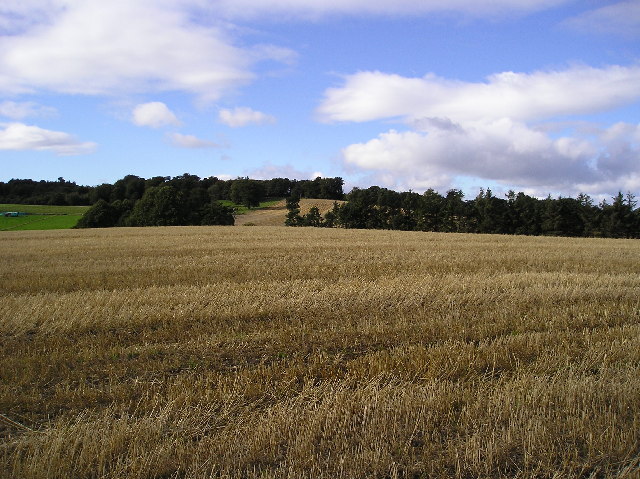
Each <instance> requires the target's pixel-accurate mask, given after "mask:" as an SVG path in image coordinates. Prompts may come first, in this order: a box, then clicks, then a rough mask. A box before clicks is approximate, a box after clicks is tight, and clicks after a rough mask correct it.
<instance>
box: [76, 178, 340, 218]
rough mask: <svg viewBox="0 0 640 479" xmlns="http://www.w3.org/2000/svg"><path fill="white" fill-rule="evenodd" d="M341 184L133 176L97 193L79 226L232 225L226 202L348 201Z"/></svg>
mask: <svg viewBox="0 0 640 479" xmlns="http://www.w3.org/2000/svg"><path fill="white" fill-rule="evenodd" d="M342 185H343V180H342V178H316V179H315V180H290V179H288V178H273V179H271V180H251V179H249V178H238V179H235V180H221V179H218V178H216V177H210V178H203V179H201V178H199V177H197V176H195V175H189V174H184V175H181V176H177V177H175V178H170V177H154V178H150V179H144V178H139V177H137V176H133V175H129V176H126V177H125V178H123V179H121V180H118V181H116V182H115V183H114V184H113V185H111V184H102V185H99V186H96V187H94V188H92V189H91V190H90V192H89V195H90V200H91V201H92V202H93V206H92V207H91V208H90V209H89V210H88V211H87V212H86V213H85V215H84V216H83V217H82V218H81V219H80V221H79V222H78V224H77V226H76V227H77V228H106V227H111V226H179V225H181V226H185V225H233V224H234V210H233V209H232V208H231V207H229V206H225V205H224V204H222V203H221V201H222V200H228V201H231V202H233V203H235V204H240V205H244V206H246V207H248V208H252V207H255V206H258V205H259V204H260V202H261V201H263V200H264V199H266V198H284V197H287V196H291V195H295V196H297V197H298V196H300V197H305V198H325V199H330V200H331V199H335V200H338V199H342V198H343V196H344V193H343V191H342Z"/></svg>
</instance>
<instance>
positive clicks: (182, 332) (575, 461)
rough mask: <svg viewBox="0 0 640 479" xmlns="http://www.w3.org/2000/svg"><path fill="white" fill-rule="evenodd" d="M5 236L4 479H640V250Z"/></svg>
mask: <svg viewBox="0 0 640 479" xmlns="http://www.w3.org/2000/svg"><path fill="white" fill-rule="evenodd" d="M0 241H1V242H2V262H1V263H0V299H1V301H0V318H1V319H0V361H1V363H2V368H0V414H2V415H3V416H1V417H0V477H7V478H69V477H73V478H114V479H115V478H159V477H166V478H169V477H176V478H177V477H180V478H194V479H195V478H209V477H212V478H213V477H223V478H238V477H243V478H380V479H383V478H420V477H424V478H426V477H429V478H432V477H436V478H438V477H442V478H444V477H484V478H498V477H521V478H525V477H541V478H543V477H548V478H554V477H556V478H557V477H576V478H577V477H584V478H587V477H628V478H632V477H637V470H638V468H639V467H640V408H638V405H639V404H640V242H638V241H633V240H602V239H567V238H543V237H542V238H541V237H505V236H486V235H461V234H440V233H418V232H392V231H359V230H331V229H315V228H279V227H278V228H276V227H261V226H256V227H253V228H238V227H173V228H140V229H136V228H115V229H107V230H68V231H28V232H5V233H2V235H0Z"/></svg>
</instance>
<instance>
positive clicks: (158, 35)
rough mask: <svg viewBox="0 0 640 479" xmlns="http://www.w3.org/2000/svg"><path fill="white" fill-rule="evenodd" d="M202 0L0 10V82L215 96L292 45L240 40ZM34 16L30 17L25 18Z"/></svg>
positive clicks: (94, 0)
mask: <svg viewBox="0 0 640 479" xmlns="http://www.w3.org/2000/svg"><path fill="white" fill-rule="evenodd" d="M198 8H200V9H205V10H210V11H213V10H214V9H215V8H216V5H215V2H211V3H207V2H202V1H201V0H160V1H152V0H139V1H130V0H109V1H108V2H105V1H103V0H82V1H80V0H29V1H27V2H26V3H24V2H9V3H8V4H4V6H3V7H2V10H0V18H2V21H1V23H0V25H3V26H0V28H3V29H4V30H7V31H11V32H12V34H11V35H7V36H4V37H0V89H1V90H3V91H5V92H12V93H29V92H34V91H40V90H45V91H53V92H58V93H72V94H89V95H102V94H118V93H122V92H125V93H130V92H145V93H147V92H150V91H155V92H158V91H184V92H189V93H192V94H195V95H197V96H198V97H199V98H201V99H203V100H207V101H213V100H216V99H218V98H219V97H220V96H222V95H223V94H224V93H225V92H227V91H229V90H231V89H234V88H236V87H238V86H239V85H243V84H246V83H247V82H249V81H251V80H252V79H253V77H254V74H253V73H252V66H253V64H254V63H256V62H258V61H260V60H264V59H274V60H276V61H281V60H282V59H283V58H286V57H287V53H288V50H287V49H283V48H277V47H271V48H265V47H264V46H260V47H259V48H257V49H256V50H254V49H252V48H251V47H238V46H236V45H235V44H234V42H233V35H232V34H231V32H230V31H229V29H228V28H226V27H225V26H223V24H222V22H220V21H217V20H215V18H216V16H215V15H213V14H212V15H204V14H203V15H200V16H198V21H197V22H196V21H194V10H195V9H198ZM25 19H29V20H30V21H28V22H27V21H26V20H25Z"/></svg>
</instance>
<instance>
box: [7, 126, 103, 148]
mask: <svg viewBox="0 0 640 479" xmlns="http://www.w3.org/2000/svg"><path fill="white" fill-rule="evenodd" d="M96 146H97V145H96V144H95V143H91V142H81V141H78V140H76V139H75V138H74V137H73V136H72V135H69V134H68V133H63V132H60V131H51V130H45V129H42V128H40V127H37V126H31V125H25V124H24V123H0V150H12V151H27V150H33V151H51V152H53V153H55V154H57V155H59V156H69V155H82V154H86V153H91V152H93V151H94V150H95V149H96Z"/></svg>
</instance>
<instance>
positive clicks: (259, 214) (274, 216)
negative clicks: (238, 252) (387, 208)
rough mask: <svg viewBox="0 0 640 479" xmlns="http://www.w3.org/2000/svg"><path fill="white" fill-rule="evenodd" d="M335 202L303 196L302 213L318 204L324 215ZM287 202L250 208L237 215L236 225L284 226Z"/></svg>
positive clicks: (301, 202) (339, 202)
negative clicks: (255, 208)
mask: <svg viewBox="0 0 640 479" xmlns="http://www.w3.org/2000/svg"><path fill="white" fill-rule="evenodd" d="M335 202H336V201H335V200H319V199H308V198H303V199H301V200H300V214H301V215H304V214H306V213H308V212H309V210H310V209H311V208H312V207H314V206H316V207H317V208H318V209H319V210H320V214H321V215H324V214H325V213H326V212H327V211H329V210H331V208H333V204H334V203H335ZM337 203H338V204H341V203H344V201H338V202H337ZM285 204H286V202H285V200H282V201H280V202H279V203H277V204H275V205H273V206H269V207H266V208H261V209H258V210H249V211H248V212H246V213H245V214H242V215H238V216H236V226H243V225H246V224H248V223H251V224H253V225H256V226H284V220H285V219H286V216H287V208H286V207H285Z"/></svg>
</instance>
